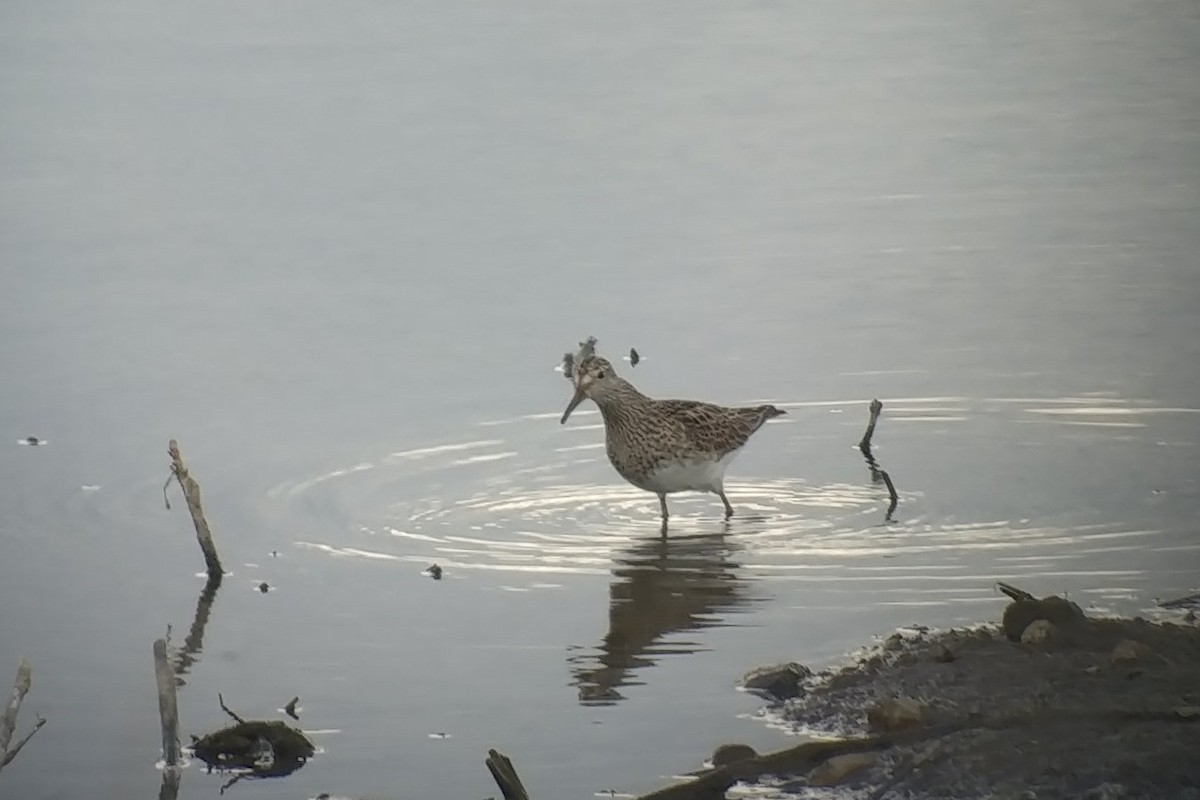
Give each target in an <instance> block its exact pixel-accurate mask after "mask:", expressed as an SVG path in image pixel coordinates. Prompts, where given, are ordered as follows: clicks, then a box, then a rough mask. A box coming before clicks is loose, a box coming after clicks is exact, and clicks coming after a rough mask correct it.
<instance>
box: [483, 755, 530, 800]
mask: <svg viewBox="0 0 1200 800" xmlns="http://www.w3.org/2000/svg"><path fill="white" fill-rule="evenodd" d="M486 763H487V768H488V770H490V771H491V773H492V777H493V778H495V779H496V785H498V786H499V787H500V792H501V793H502V794H503V795H504V800H529V792H527V791H525V785H524V784H523V783H521V779H520V778H519V777H518V776H517V770H516V769H515V768H514V767H513V764H512V761H511V760H509V758H508V756H506V755H504V754H503V753H501V752H500V751H499V750H488V757H487V762H486Z"/></svg>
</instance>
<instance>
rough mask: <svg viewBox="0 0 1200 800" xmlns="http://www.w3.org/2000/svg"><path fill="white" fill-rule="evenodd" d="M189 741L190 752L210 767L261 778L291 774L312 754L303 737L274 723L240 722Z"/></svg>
mask: <svg viewBox="0 0 1200 800" xmlns="http://www.w3.org/2000/svg"><path fill="white" fill-rule="evenodd" d="M192 738H193V741H192V752H194V753H195V754H196V757H197V758H199V759H200V760H201V761H203V762H204V763H206V764H208V765H209V766H210V767H215V768H217V769H226V770H236V769H243V770H249V771H250V772H251V773H252V774H253V775H254V776H255V777H261V778H265V777H275V776H282V775H288V774H290V773H292V772H295V771H296V770H297V769H298V768H299V767H301V766H302V765H303V764H304V763H305V762H306V761H307V760H308V759H309V758H311V757H312V755H313V753H314V752H315V751H316V748H314V747H313V745H312V742H310V741H309V740H308V739H307V738H306V737H305V736H304V734H302V733H301V732H300V731H298V730H296V729H295V728H289V727H288V726H287V725H286V724H284V723H283V722H276V721H270V722H263V721H257V720H250V721H243V722H239V723H238V724H236V725H231V726H230V727H228V728H223V729H222V730H219V731H216V732H215V733H210V734H209V735H207V736H204V737H201V738H199V739H196V738H195V737H192Z"/></svg>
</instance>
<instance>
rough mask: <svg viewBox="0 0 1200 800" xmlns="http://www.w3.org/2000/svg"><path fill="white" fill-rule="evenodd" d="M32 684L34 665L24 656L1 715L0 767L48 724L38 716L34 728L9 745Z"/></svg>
mask: <svg viewBox="0 0 1200 800" xmlns="http://www.w3.org/2000/svg"><path fill="white" fill-rule="evenodd" d="M32 685H33V667H31V666H29V662H28V661H26V660H25V659H23V658H22V659H21V663H20V664H19V665H17V677H16V678H15V679H14V680H13V685H12V692H11V693H10V694H9V698H8V705H7V706H6V707H5V709H4V715H3V716H2V717H0V769H4V768H5V767H6V766H8V764H9V763H11V762H12V760H13V759H14V758H16V757H17V753H19V752H21V748H22V747H24V746H25V743H26V742H28V741H29V740H30V739H32V738H33V735H34V734H35V733H37V732H38V731H40V730H41V729H42V726H43V725H45V724H46V720H44V719H42V718H41V717H38V720H37V722H36V723H35V724H34V726H33V730H31V731H29V733H27V734H25V735H24V736H23V737H22V738H21V739H19V740H18V741H17V743H16V744H15V745H13V746H12V747H9V744H10V743H11V742H12V737H13V733H15V732H16V730H17V715H18V714H20V713H21V703H22V702H24V700H25V695H27V694H28V693H29V688H30V686H32Z"/></svg>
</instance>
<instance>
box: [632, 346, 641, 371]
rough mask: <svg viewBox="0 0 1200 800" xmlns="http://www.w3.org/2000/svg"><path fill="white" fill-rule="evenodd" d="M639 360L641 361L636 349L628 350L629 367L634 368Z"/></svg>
mask: <svg viewBox="0 0 1200 800" xmlns="http://www.w3.org/2000/svg"><path fill="white" fill-rule="evenodd" d="M641 360H642V357H641V356H639V355H638V351H637V348H636V347H631V348H629V366H631V367H636V366H637V365H638V362H639V361H641Z"/></svg>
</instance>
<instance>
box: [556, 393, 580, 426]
mask: <svg viewBox="0 0 1200 800" xmlns="http://www.w3.org/2000/svg"><path fill="white" fill-rule="evenodd" d="M584 397H586V395H585V394H584V393H583V389H576V390H575V396H574V397H572V398H571V402H569V403H567V410H566V411H564V412H563V415H562V419H560V420H559V421H558V424H559V425H566V424H567V417H569V416H571V412H572V411H574V410H575V407H576V406H578V405H579V404H580V403H582V402H583V399H584Z"/></svg>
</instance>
